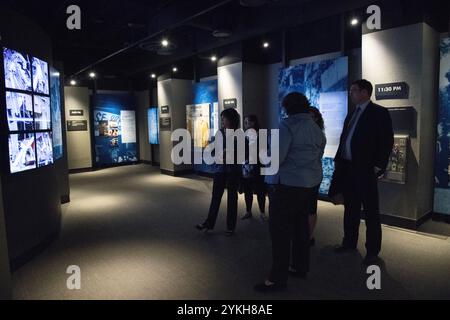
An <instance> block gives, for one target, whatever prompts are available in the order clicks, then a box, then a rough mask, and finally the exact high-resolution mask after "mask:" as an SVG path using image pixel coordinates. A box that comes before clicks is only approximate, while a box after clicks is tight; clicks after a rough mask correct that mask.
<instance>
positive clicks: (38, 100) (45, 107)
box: [34, 95, 51, 130]
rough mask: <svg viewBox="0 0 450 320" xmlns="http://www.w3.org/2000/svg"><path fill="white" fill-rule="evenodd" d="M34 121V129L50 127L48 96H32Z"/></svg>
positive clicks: (47, 128)
mask: <svg viewBox="0 0 450 320" xmlns="http://www.w3.org/2000/svg"><path fill="white" fill-rule="evenodd" d="M34 122H35V127H36V130H49V129H51V112H50V98H49V97H42V96H36V95H35V96H34Z"/></svg>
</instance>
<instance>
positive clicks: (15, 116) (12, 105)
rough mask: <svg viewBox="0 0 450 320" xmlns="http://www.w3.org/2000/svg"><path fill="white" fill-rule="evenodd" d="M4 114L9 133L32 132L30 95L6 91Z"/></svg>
mask: <svg viewBox="0 0 450 320" xmlns="http://www.w3.org/2000/svg"><path fill="white" fill-rule="evenodd" d="M6 114H7V117H8V128H9V131H29V130H33V128H34V123H33V103H32V98H31V95H29V94H25V93H18V92H10V91H6Z"/></svg>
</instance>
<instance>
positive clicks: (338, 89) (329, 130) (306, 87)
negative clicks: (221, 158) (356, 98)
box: [278, 57, 348, 195]
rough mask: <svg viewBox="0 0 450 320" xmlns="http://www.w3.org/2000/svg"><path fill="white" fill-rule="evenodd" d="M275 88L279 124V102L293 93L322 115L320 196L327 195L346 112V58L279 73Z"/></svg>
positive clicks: (293, 67)
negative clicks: (298, 94)
mask: <svg viewBox="0 0 450 320" xmlns="http://www.w3.org/2000/svg"><path fill="white" fill-rule="evenodd" d="M278 86H279V87H278V88H279V91H278V104H279V119H280V120H281V119H283V118H285V117H286V114H285V111H284V110H283V108H282V107H281V102H282V100H283V98H284V97H285V96H286V95H287V94H289V93H291V92H294V91H296V92H301V93H303V94H305V96H306V97H307V98H308V100H309V101H310V103H311V106H313V107H315V108H318V109H319V111H320V112H321V113H322V116H323V119H324V123H325V135H326V137H327V145H326V147H325V152H324V156H323V159H322V166H323V180H322V184H321V186H320V194H322V195H327V194H328V189H329V187H330V184H331V178H332V175H333V172H334V157H335V155H336V152H337V148H338V146H339V139H340V136H341V132H342V128H343V126H344V120H345V117H346V116H347V110H348V94H347V88H348V58H347V57H339V58H335V59H327V60H321V61H314V62H308V63H304V64H299V65H295V66H291V67H288V68H284V69H281V70H280V72H279V82H278Z"/></svg>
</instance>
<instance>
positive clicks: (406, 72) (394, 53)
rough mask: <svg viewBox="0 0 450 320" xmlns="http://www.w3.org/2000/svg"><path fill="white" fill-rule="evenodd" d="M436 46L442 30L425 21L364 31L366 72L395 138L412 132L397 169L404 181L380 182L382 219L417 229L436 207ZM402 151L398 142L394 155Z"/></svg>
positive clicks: (365, 75)
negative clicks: (387, 116)
mask: <svg viewBox="0 0 450 320" xmlns="http://www.w3.org/2000/svg"><path fill="white" fill-rule="evenodd" d="M438 50H439V35H438V33H437V32H436V31H435V30H434V29H433V28H431V27H430V26H429V25H427V24H426V23H418V24H412V25H406V26H401V27H398V28H392V29H387V30H381V31H377V32H367V33H366V34H363V36H362V77H363V78H366V79H368V80H370V81H371V82H372V84H373V85H374V93H373V96H372V100H373V101H374V102H376V103H378V104H380V105H382V106H384V107H386V108H388V110H389V113H390V115H391V119H392V125H393V129H394V133H395V136H396V137H397V136H398V135H407V136H409V139H407V140H406V146H405V147H402V148H403V149H404V150H405V152H406V154H405V159H404V165H403V164H400V167H396V166H395V165H394V167H395V169H396V171H399V170H400V171H401V170H403V171H404V173H401V172H395V173H394V175H395V176H396V177H397V178H401V180H403V177H402V176H403V174H404V183H403V181H401V182H402V183H398V182H399V181H392V179H384V180H382V181H380V183H379V194H380V212H381V214H382V216H383V219H386V222H387V223H392V224H397V225H401V226H405V227H407V228H414V229H415V228H417V227H418V225H420V224H421V222H422V221H423V220H424V219H426V218H427V216H428V215H429V214H430V213H431V212H432V211H433V188H434V173H433V172H434V161H435V160H434V154H435V153H434V149H435V147H434V146H435V144H434V141H435V140H434V139H435V131H436V128H435V119H436V112H437V109H438V106H437V99H436V98H437V96H436V93H437V92H438V83H437V74H438V69H437V67H438V65H439V61H438V57H439V54H438ZM431 142H432V143H431ZM402 148H400V150H401V149H402ZM398 151H399V150H396V145H394V150H393V152H392V154H395V153H398ZM392 160H393V159H392V158H391V162H390V165H392ZM398 160H401V162H403V160H402V159H398ZM395 161H397V160H395ZM388 169H392V167H390V168H388ZM392 174H393V172H392V170H391V172H388V177H389V176H390V177H392ZM395 180H397V179H395Z"/></svg>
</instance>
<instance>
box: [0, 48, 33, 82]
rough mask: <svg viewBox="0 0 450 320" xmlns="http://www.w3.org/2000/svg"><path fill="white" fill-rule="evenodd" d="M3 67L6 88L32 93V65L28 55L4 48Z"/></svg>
mask: <svg viewBox="0 0 450 320" xmlns="http://www.w3.org/2000/svg"><path fill="white" fill-rule="evenodd" d="M3 65H4V69H5V87H6V88H8V89H18V90H26V91H31V88H32V84H31V63H30V58H29V57H28V56H27V55H25V54H21V53H20V52H17V51H14V50H12V49H8V48H3Z"/></svg>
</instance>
